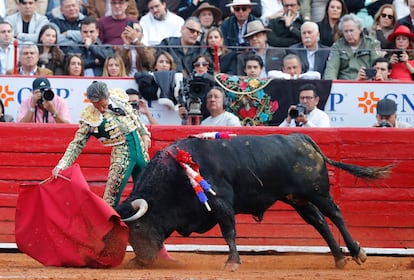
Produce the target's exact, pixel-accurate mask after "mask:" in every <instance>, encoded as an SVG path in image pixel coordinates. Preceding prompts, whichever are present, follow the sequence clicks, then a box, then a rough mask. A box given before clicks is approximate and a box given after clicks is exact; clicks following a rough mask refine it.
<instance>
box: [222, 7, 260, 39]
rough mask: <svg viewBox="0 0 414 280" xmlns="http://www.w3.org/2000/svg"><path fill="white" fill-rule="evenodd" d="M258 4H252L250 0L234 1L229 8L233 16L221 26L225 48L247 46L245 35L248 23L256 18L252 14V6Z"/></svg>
mask: <svg viewBox="0 0 414 280" xmlns="http://www.w3.org/2000/svg"><path fill="white" fill-rule="evenodd" d="M255 5H257V3H252V2H250V0H233V2H231V3H230V4H227V5H226V6H227V7H231V10H232V13H233V15H231V16H229V17H228V18H227V19H225V20H224V21H223V23H222V24H221V31H222V32H223V36H224V45H225V46H232V47H237V46H247V45H248V42H247V41H246V38H245V37H244V35H245V34H246V30H247V23H249V22H250V21H252V20H255V19H256V17H255V16H253V15H252V14H251V12H252V6H255Z"/></svg>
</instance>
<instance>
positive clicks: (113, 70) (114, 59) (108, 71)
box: [102, 53, 128, 77]
mask: <svg viewBox="0 0 414 280" xmlns="http://www.w3.org/2000/svg"><path fill="white" fill-rule="evenodd" d="M102 76H103V77H128V75H127V72H126V71H125V64H124V61H123V60H122V57H121V56H120V55H119V54H117V53H115V54H113V55H109V56H108V57H107V58H106V60H105V63H104V69H103V74H102Z"/></svg>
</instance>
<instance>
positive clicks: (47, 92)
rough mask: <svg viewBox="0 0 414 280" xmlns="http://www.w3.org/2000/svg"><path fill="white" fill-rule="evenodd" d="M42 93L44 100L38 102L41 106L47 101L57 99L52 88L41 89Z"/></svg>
mask: <svg viewBox="0 0 414 280" xmlns="http://www.w3.org/2000/svg"><path fill="white" fill-rule="evenodd" d="M40 92H41V93H42V98H40V99H39V100H37V103H38V104H39V105H41V104H43V102H44V101H45V100H46V101H52V100H53V98H54V97H55V93H54V92H53V91H52V90H51V89H50V88H45V89H40Z"/></svg>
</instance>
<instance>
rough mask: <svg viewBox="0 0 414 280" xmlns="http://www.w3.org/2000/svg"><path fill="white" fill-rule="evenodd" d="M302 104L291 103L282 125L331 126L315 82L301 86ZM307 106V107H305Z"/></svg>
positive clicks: (300, 97)
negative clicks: (321, 104)
mask: <svg viewBox="0 0 414 280" xmlns="http://www.w3.org/2000/svg"><path fill="white" fill-rule="evenodd" d="M299 102H300V105H302V106H298V105H291V106H290V107H289V109H288V114H287V117H286V119H285V120H284V121H283V122H282V123H281V124H280V125H279V126H280V127H295V126H299V127H300V126H303V127H330V126H331V123H330V120H329V116H328V114H326V113H325V112H324V111H322V110H320V109H319V108H318V107H317V105H318V103H319V95H318V89H317V88H316V87H315V86H314V85H313V84H304V85H302V86H301V87H300V88H299ZM305 108H306V109H305Z"/></svg>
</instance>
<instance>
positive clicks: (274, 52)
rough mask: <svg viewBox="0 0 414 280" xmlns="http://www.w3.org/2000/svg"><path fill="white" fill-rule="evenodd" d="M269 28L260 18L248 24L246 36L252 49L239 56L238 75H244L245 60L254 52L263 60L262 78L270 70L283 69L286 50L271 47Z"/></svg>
mask: <svg viewBox="0 0 414 280" xmlns="http://www.w3.org/2000/svg"><path fill="white" fill-rule="evenodd" d="M269 31H270V29H269V28H265V27H264V25H263V23H262V22H261V21H260V20H253V21H251V22H249V23H248V24H247V31H246V35H244V37H245V38H246V39H247V40H248V42H249V46H250V47H251V49H250V50H249V51H247V52H245V53H241V54H239V55H238V56H237V75H244V69H243V67H244V60H245V58H246V57H247V56H248V55H249V54H251V53H253V54H256V55H258V56H260V57H261V58H262V60H263V63H264V67H263V68H262V73H261V75H260V77H261V78H266V77H267V73H268V72H269V71H270V70H282V64H283V63H282V59H283V56H284V55H285V51H284V50H282V49H276V48H272V47H269V45H268V44H267V32H269Z"/></svg>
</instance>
